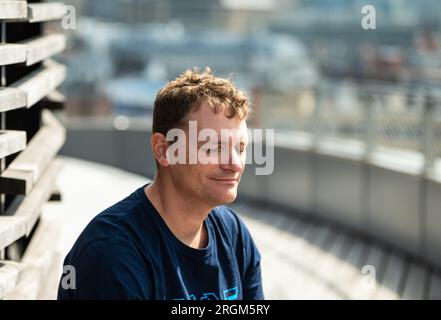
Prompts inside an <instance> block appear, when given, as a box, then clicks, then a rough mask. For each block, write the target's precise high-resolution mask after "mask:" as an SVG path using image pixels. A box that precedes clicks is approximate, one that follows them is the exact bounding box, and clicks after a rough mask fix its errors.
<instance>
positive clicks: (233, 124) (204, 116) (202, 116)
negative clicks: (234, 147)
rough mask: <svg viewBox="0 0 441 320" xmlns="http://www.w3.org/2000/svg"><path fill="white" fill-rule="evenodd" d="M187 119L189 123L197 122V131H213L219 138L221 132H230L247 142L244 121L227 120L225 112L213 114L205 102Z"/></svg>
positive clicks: (235, 118)
mask: <svg viewBox="0 0 441 320" xmlns="http://www.w3.org/2000/svg"><path fill="white" fill-rule="evenodd" d="M187 119H188V120H189V121H197V128H198V131H201V130H203V129H213V130H214V131H216V133H217V134H218V135H219V136H221V133H222V130H223V131H224V132H225V130H231V131H232V132H234V134H235V135H239V136H240V137H241V139H244V140H247V124H246V121H245V119H242V120H240V119H239V117H237V116H236V117H233V118H228V117H227V116H226V110H222V111H221V112H219V113H215V112H214V110H213V108H212V107H210V105H209V104H208V103H206V102H204V103H202V104H201V106H200V107H199V109H198V110H197V111H195V112H190V114H189V115H188V117H187Z"/></svg>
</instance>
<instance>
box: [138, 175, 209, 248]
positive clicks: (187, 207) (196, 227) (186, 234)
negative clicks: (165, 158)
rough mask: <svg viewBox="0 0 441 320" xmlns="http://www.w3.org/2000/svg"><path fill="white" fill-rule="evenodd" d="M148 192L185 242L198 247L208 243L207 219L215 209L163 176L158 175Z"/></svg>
mask: <svg viewBox="0 0 441 320" xmlns="http://www.w3.org/2000/svg"><path fill="white" fill-rule="evenodd" d="M144 192H145V194H146V195H147V197H148V198H149V200H150V202H151V203H152V204H153V206H154V207H155V208H156V210H157V211H158V213H159V214H160V215H161V217H162V219H163V220H164V222H165V223H166V224H167V226H168V228H169V229H170V231H171V232H172V233H173V234H174V235H175V236H176V237H177V238H178V239H179V240H180V241H181V242H183V243H185V244H186V245H188V246H190V247H192V248H196V249H200V248H204V247H206V246H207V243H208V231H207V230H206V227H205V225H204V220H205V218H206V217H207V216H208V214H209V213H210V211H211V209H212V208H210V207H208V206H204V205H197V203H198V202H197V201H195V200H194V199H191V198H190V197H189V196H188V195H186V194H183V193H182V192H180V191H179V190H178V189H177V188H175V186H174V185H173V183H172V182H171V181H170V182H169V181H167V180H166V179H159V177H158V175H157V176H156V177H155V179H154V180H153V182H152V183H151V184H149V185H148V186H146V187H145V188H144Z"/></svg>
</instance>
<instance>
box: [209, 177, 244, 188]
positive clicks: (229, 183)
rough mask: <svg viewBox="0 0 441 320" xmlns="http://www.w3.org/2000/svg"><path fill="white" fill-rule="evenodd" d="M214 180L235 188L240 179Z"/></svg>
mask: <svg viewBox="0 0 441 320" xmlns="http://www.w3.org/2000/svg"><path fill="white" fill-rule="evenodd" d="M212 180H214V181H216V182H217V183H221V184H225V185H231V186H234V185H236V183H237V182H238V180H239V179H238V178H236V179H232V178H230V179H215V178H212Z"/></svg>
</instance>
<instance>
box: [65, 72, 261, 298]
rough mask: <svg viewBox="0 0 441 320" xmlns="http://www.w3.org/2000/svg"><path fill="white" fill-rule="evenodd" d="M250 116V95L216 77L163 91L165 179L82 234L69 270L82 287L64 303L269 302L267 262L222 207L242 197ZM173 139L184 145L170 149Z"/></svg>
mask: <svg viewBox="0 0 441 320" xmlns="http://www.w3.org/2000/svg"><path fill="white" fill-rule="evenodd" d="M249 112H250V110H249V105H248V101H247V98H246V97H245V95H244V94H243V93H242V92H241V91H239V90H238V89H236V88H235V87H234V86H233V84H232V83H231V82H230V80H227V79H222V78H218V77H215V76H213V75H212V73H211V71H210V69H207V70H206V71H204V72H199V71H197V70H194V71H191V70H188V71H186V72H185V73H183V74H182V75H181V76H180V77H178V78H177V79H175V80H174V81H171V82H169V83H168V84H167V85H166V86H165V87H164V88H162V89H161V90H160V91H159V92H158V95H157V97H156V101H155V105H154V111H153V130H152V137H151V140H150V144H151V149H152V152H153V155H154V157H155V159H156V164H157V174H156V176H155V178H154V180H153V182H152V183H150V184H146V185H145V186H143V187H141V188H139V189H138V190H136V191H134V192H133V193H132V194H131V195H129V196H128V197H126V198H125V199H123V200H121V201H120V202H118V203H116V204H114V205H113V206H111V207H110V208H107V209H106V210H104V211H103V212H102V213H100V214H99V215H98V216H96V217H95V218H94V219H93V220H92V221H91V222H90V223H89V225H88V226H87V227H86V228H85V230H84V231H83V232H82V233H81V235H80V236H79V238H78V240H77V241H76V243H75V244H74V246H73V248H72V249H71V251H70V252H69V254H68V255H67V257H66V259H65V262H64V264H65V265H69V266H71V267H70V268H72V269H73V270H74V271H75V284H74V285H70V286H66V283H65V282H66V281H63V277H62V278H61V281H60V285H59V291H58V299H177V300H183V299H193V300H195V299H196V300H199V299H202V300H204V299H228V300H234V299H263V298H264V296H263V291H262V281H261V269H260V254H259V252H258V250H257V248H256V246H255V244H254V242H253V240H252V238H251V235H250V233H249V231H248V230H247V228H246V226H245V225H244V223H243V221H242V220H241V219H240V218H239V217H238V216H237V215H236V214H235V213H234V212H233V211H232V210H231V209H229V208H228V207H226V206H222V204H226V203H231V202H233V201H234V200H235V198H236V196H237V187H238V184H239V182H240V178H241V176H242V173H243V170H244V165H245V147H246V145H247V143H248V140H247V139H248V136H247V126H246V119H247V117H248V115H249ZM195 124H196V125H197V131H196V132H197V133H198V137H196V139H199V137H201V136H202V137H203V139H202V141H194V139H195V137H194V130H193V134H192V132H191V131H192V130H191V129H192V128H195V126H194V125H195ZM173 130H175V131H176V130H178V132H181V133H185V136H183V135H175V136H173V137H172V139H170V132H172V131H173ZM179 130H180V131H179ZM207 132H208V133H211V134H206V133H207ZM222 132H227V133H228V134H223V133H222ZM199 133H204V134H203V135H199ZM213 133H214V134H213ZM168 135H169V136H168ZM192 135H193V136H192ZM210 137H211V138H212V139H211V140H210V139H208V138H210ZM176 138H178V139H176ZM213 140H214V142H213ZM177 147H180V148H181V150H178V148H177ZM172 148H173V150H174V151H171V150H172ZM176 151H177V152H178V154H179V152H181V156H182V154H184V155H185V157H184V160H185V161H184V162H183V161H175V160H176V159H175V158H174V156H176V154H177V153H176ZM195 154H197V155H198V157H197V161H193V162H191V161H190V159H191V158H192V159H193V160H194V158H195V157H194V156H195ZM180 160H182V157H181V159H180ZM207 160H208V161H207ZM213 160H217V161H213ZM221 160H226V161H221Z"/></svg>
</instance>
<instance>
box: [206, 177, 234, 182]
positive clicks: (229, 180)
mask: <svg viewBox="0 0 441 320" xmlns="http://www.w3.org/2000/svg"><path fill="white" fill-rule="evenodd" d="M212 179H213V180H216V181H226V182H237V180H238V178H236V179H232V178H229V179H216V178H212Z"/></svg>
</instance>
